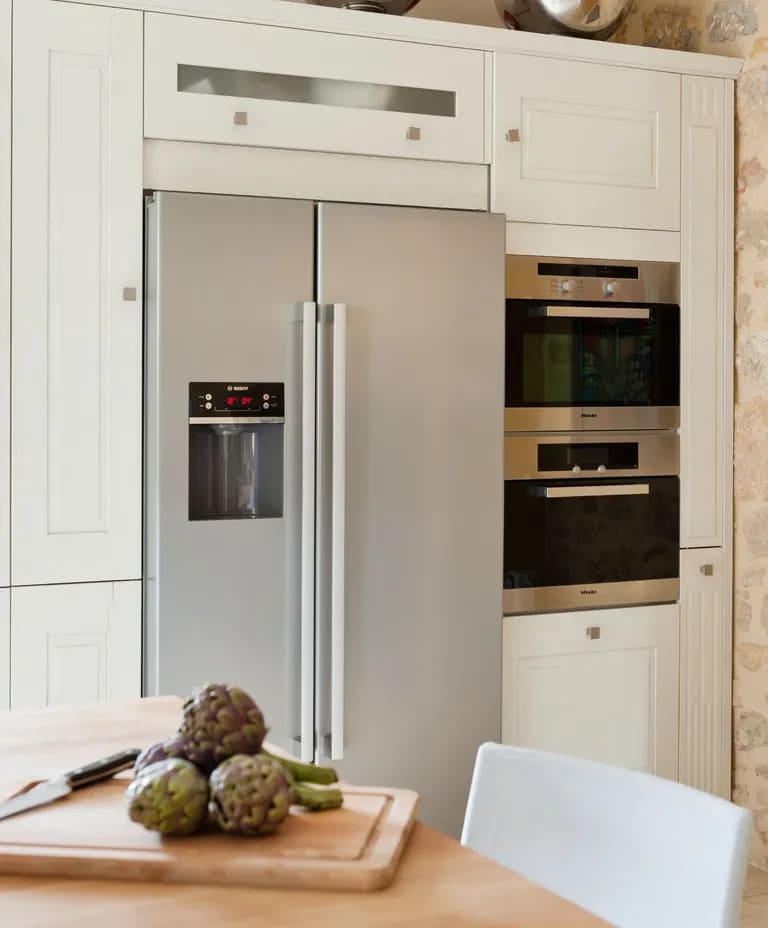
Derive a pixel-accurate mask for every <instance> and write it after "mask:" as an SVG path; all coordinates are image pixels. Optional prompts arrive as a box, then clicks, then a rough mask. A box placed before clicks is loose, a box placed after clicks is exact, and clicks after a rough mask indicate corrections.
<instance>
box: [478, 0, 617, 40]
mask: <svg viewBox="0 0 768 928" xmlns="http://www.w3.org/2000/svg"><path fill="white" fill-rule="evenodd" d="M631 6H632V0H496V8H497V9H498V11H499V15H500V16H501V18H502V19H503V20H504V25H505V26H506V27H507V28H508V29H521V30H523V31H525V32H545V33H554V34H556V35H572V36H578V37H580V38H582V39H607V38H608V37H609V36H612V35H613V33H614V32H616V30H617V29H618V28H619V26H621V25H622V23H623V22H624V20H625V19H626V18H627V15H628V14H629V10H630V8H631Z"/></svg>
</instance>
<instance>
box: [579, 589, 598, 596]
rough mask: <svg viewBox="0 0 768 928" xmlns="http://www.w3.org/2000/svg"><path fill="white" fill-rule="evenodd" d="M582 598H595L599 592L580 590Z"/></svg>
mask: <svg viewBox="0 0 768 928" xmlns="http://www.w3.org/2000/svg"><path fill="white" fill-rule="evenodd" d="M579 593H581V595H582V596H594V595H595V594H596V593H597V590H579Z"/></svg>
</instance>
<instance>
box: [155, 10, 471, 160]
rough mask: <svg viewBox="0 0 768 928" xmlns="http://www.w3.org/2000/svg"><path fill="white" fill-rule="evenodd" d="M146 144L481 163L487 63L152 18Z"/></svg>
mask: <svg viewBox="0 0 768 928" xmlns="http://www.w3.org/2000/svg"><path fill="white" fill-rule="evenodd" d="M145 38H146V56H145V61H146V65H145V84H146V94H145V134H146V136H147V137H148V138H155V139H180V140H183V141H196V142H225V143H229V144H234V145H264V146H269V147H274V148H299V149H302V148H303V149H309V150H316V151H329V152H344V153H347V154H361V155H390V156H396V157H404V158H425V159H430V160H437V161H466V162H477V163H480V162H483V161H486V160H487V159H486V157H485V150H484V149H485V138H484V125H485V54H484V53H483V52H482V51H476V50H474V49H462V48H442V47H439V46H435V45H418V44H415V43H412V42H393V41H387V40H385V39H371V38H365V37H362V36H345V35H332V34H329V33H322V32H305V31H302V30H300V29H283V28H280V27H274V26H258V25H247V24H243V23H232V22H221V21H218V22H217V21H213V20H203V19H195V18H193V17H187V16H168V15H164V14H156V13H148V14H147V16H146V31H145Z"/></svg>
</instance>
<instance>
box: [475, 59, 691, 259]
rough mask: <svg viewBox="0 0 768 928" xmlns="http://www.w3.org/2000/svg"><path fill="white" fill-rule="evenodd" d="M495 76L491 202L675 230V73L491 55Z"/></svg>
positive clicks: (524, 216) (553, 215)
mask: <svg viewBox="0 0 768 928" xmlns="http://www.w3.org/2000/svg"><path fill="white" fill-rule="evenodd" d="M495 77H496V94H495V113H494V127H493V164H492V172H491V173H492V179H491V185H492V193H491V204H492V209H494V210H498V211H499V212H504V213H506V215H507V219H509V220H511V221H518V222H536V223H558V224H563V225H578V226H616V227H621V228H626V229H672V230H677V229H679V228H680V76H679V75H677V74H668V73H664V72H651V71H642V70H636V69H633V68H617V67H612V66H610V65H603V64H592V63H588V62H576V61H567V60H556V59H553V58H536V57H533V56H528V55H511V54H501V53H497V54H496V56H495ZM580 256H581V257H585V256H583V255H580Z"/></svg>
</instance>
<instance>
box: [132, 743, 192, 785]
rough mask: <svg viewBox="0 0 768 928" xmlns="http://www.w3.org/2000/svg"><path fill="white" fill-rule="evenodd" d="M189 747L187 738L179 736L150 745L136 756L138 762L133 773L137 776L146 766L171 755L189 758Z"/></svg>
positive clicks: (166, 758)
mask: <svg viewBox="0 0 768 928" xmlns="http://www.w3.org/2000/svg"><path fill="white" fill-rule="evenodd" d="M187 747H188V745H187V740H186V738H180V737H178V736H176V737H175V738H169V739H168V740H167V741H160V742H159V743H158V744H152V745H150V746H149V747H148V748H145V749H144V750H143V751H142V752H141V754H139V756H138V757H137V758H136V763H135V764H134V765H133V775H134V776H136V775H137V774H139V773H141V771H142V770H143V769H144V768H145V767H149V765H150V764H156V763H158V761H161V760H168V758H170V757H180V758H181V759H182V760H187V759H188V758H187V753H186V751H187Z"/></svg>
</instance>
